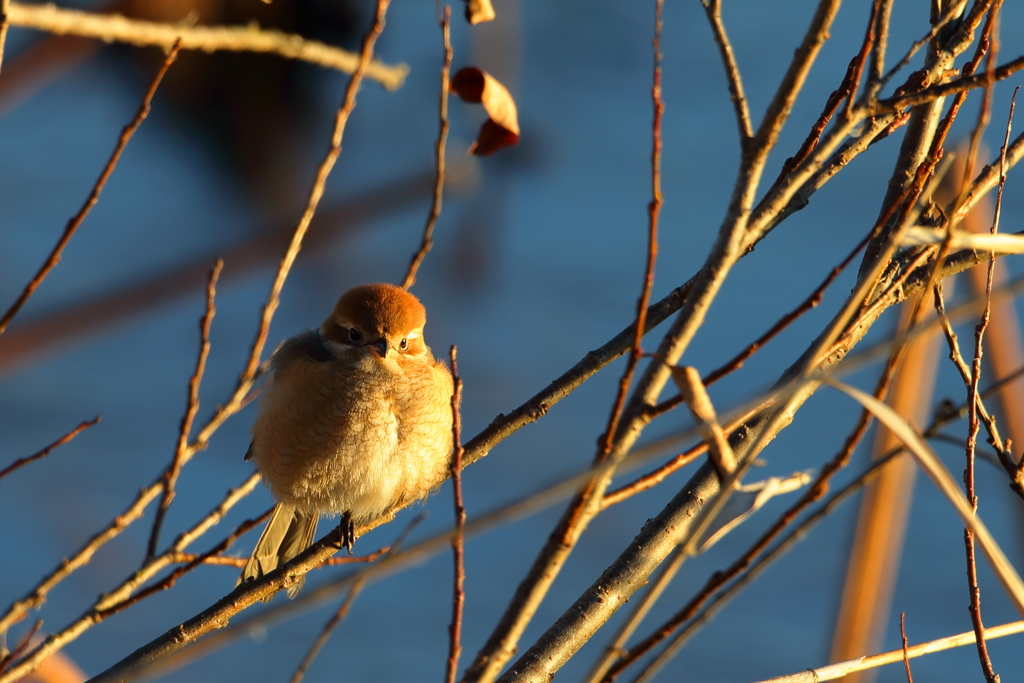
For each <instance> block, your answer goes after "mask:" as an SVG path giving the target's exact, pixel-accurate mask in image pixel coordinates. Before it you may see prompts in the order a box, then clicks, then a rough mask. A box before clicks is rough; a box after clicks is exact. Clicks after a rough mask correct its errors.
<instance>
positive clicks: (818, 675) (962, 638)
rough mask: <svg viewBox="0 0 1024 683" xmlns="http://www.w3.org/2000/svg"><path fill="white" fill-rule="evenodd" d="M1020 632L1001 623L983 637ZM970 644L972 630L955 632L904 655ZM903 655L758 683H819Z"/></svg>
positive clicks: (1022, 626)
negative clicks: (953, 634) (955, 633)
mask: <svg viewBox="0 0 1024 683" xmlns="http://www.w3.org/2000/svg"><path fill="white" fill-rule="evenodd" d="M1022 632H1024V621H1014V622H1011V623H1009V624H1002V625H1000V626H993V627H991V628H987V629H985V637H986V638H988V639H990V640H991V639H993V638H1004V637H1006V636H1012V635H1014V634H1017V633H1022ZM973 642H974V631H968V632H967V633H958V634H957V635H955V636H946V637H945V638H937V639H935V640H930V641H928V642H926V643H920V644H918V645H912V646H911V647H909V648H907V651H906V656H907V658H908V659H913V658H914V657H922V656H924V655H929V654H932V653H933V652H941V651H943V650H949V649H951V648H954V647H963V646H964V645H970V644H971V643H973ZM903 656H904V655H903V649H902V648H901V649H899V650H892V651H890V652H884V653H882V654H878V655H872V656H870V657H858V658H857V659H851V660H849V661H846V662H838V663H836V664H829V665H828V666H823V667H819V668H817V669H805V670H803V671H800V672H798V673H795V674H789V675H788V676H776V677H775V678H768V679H765V680H763V681H758V683H818V682H819V681H832V680H835V679H837V678H842V677H843V676H846V675H848V674H851V673H853V672H855V671H866V670H868V669H877V668H878V667H880V666H885V665H886V664H895V663H896V662H901V661H903Z"/></svg>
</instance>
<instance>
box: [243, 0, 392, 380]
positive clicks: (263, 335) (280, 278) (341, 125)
mask: <svg viewBox="0 0 1024 683" xmlns="http://www.w3.org/2000/svg"><path fill="white" fill-rule="evenodd" d="M390 2H391V0H377V10H376V12H375V14H374V21H373V26H371V28H370V30H369V32H368V33H367V34H366V35H365V36H364V37H363V48H362V50H361V51H360V53H359V63H358V64H357V65H356V68H355V71H353V72H352V78H350V79H349V81H348V86H347V87H346V88H345V99H344V101H343V102H342V105H341V108H340V109H338V113H337V114H336V115H335V117H334V132H333V133H332V134H331V144H330V147H328V148H327V154H326V155H325V156H324V160H323V161H322V162H321V163H320V167H319V168H318V169H317V172H316V178H315V180H314V181H313V187H312V189H311V190H310V192H309V199H308V200H307V202H306V208H305V210H304V211H303V212H302V217H301V218H300V219H299V224H298V225H297V226H296V228H295V233H294V235H293V236H292V241H291V244H289V245H288V250H287V251H286V252H285V254H284V257H283V258H282V259H281V265H280V267H279V268H278V271H277V276H276V277H275V278H274V284H273V285H272V286H271V288H270V296H269V297H268V298H267V303H266V304H265V305H264V307H263V314H262V316H261V319H260V326H259V330H258V331H257V333H256V341H255V342H254V343H253V350H252V353H251V354H250V356H249V363H248V365H247V366H246V368H245V371H244V372H243V377H245V378H250V379H251V378H252V377H254V376H255V374H256V370H257V369H258V368H259V365H260V356H261V355H262V351H263V347H264V346H265V345H266V343H267V334H268V332H269V331H270V321H271V320H272V319H273V317H274V312H275V311H277V307H278V305H279V303H280V297H281V290H282V289H283V288H284V283H285V280H286V279H287V278H288V273H289V272H290V271H291V267H292V264H293V263H294V262H295V257H296V256H298V253H299V249H301V248H302V240H303V238H304V237H305V236H306V231H307V230H308V229H309V223H310V221H312V220H313V214H314V213H316V208H317V206H318V205H319V204H320V198H321V197H323V194H324V186H325V185H326V184H327V178H328V176H330V174H331V170H332V169H333V168H334V164H335V162H337V160H338V157H339V156H340V155H341V141H342V138H343V137H344V135H345V126H346V124H347V123H348V119H349V116H351V115H352V110H353V109H355V106H356V94H357V93H358V92H359V86H360V85H361V84H362V82H363V76H364V75H365V74H366V69H367V66H368V65H369V64H370V59H371V57H372V56H373V47H374V45H375V44H376V43H377V38H378V37H379V36H380V34H381V32H382V31H383V30H384V16H385V14H386V13H387V9H388V5H389V4H390Z"/></svg>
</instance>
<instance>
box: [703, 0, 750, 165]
mask: <svg viewBox="0 0 1024 683" xmlns="http://www.w3.org/2000/svg"><path fill="white" fill-rule="evenodd" d="M701 4H702V5H704V14H706V15H707V17H708V22H709V23H710V24H711V32H712V33H713V34H714V36H715V44H716V45H717V46H718V54H719V55H720V56H721V58H722V66H724V67H725V79H726V81H727V82H728V84H729V99H730V100H732V106H733V109H734V110H735V112H736V125H737V127H738V128H739V132H740V149H741V150H742V149H745V148H746V146H747V145H748V144H749V143H750V141H751V140H752V139H753V138H754V127H753V125H752V124H751V123H750V109H749V107H748V106H747V98H746V96H744V94H743V78H742V77H741V76H740V67H739V65H738V64H737V63H736V55H735V53H733V51H732V43H731V42H729V35H728V34H727V33H726V32H725V24H724V23H723V22H722V0H707V1H702V3H701Z"/></svg>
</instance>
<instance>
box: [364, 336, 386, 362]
mask: <svg viewBox="0 0 1024 683" xmlns="http://www.w3.org/2000/svg"><path fill="white" fill-rule="evenodd" d="M366 346H368V347H369V349H370V352H371V353H372V354H373V355H375V356H377V357H378V358H387V355H388V340H387V339H383V338H382V339H378V340H377V341H375V342H368V343H367V344H366Z"/></svg>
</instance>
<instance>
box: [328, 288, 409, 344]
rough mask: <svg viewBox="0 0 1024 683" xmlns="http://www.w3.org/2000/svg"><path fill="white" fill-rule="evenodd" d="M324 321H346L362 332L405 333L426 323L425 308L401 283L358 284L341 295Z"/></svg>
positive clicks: (380, 333) (381, 333) (384, 334)
mask: <svg viewBox="0 0 1024 683" xmlns="http://www.w3.org/2000/svg"><path fill="white" fill-rule="evenodd" d="M327 321H328V322H341V321H347V322H350V323H352V324H354V325H356V326H357V327H358V328H359V329H360V330H362V331H363V332H364V333H365V334H378V335H381V336H392V335H405V334H408V333H409V332H412V331H413V330H418V329H420V328H422V327H423V326H424V325H425V324H426V322H427V310H426V309H425V308H424V307H423V304H421V303H420V300H419V299H417V298H416V297H415V296H413V295H412V294H410V293H409V292H407V291H405V290H404V289H402V288H401V287H396V286H394V285H389V284H374V285H361V286H359V287H353V288H352V289H350V290H348V291H347V292H345V293H344V294H342V295H341V298H340V299H338V303H337V304H336V305H335V306H334V312H333V313H332V314H331V317H330V318H328V319H327Z"/></svg>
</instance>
